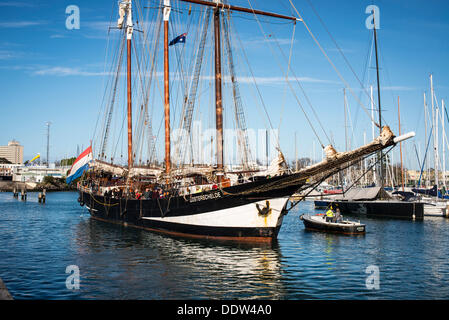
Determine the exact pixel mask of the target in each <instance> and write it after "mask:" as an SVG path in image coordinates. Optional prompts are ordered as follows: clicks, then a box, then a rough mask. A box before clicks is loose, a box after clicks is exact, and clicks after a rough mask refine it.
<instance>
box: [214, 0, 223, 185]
mask: <svg viewBox="0 0 449 320" xmlns="http://www.w3.org/2000/svg"><path fill="white" fill-rule="evenodd" d="M216 3H217V4H219V3H221V1H220V0H216ZM220 33H221V31H220V9H219V8H218V7H217V8H216V9H215V10H214V39H215V125H216V132H217V169H218V171H223V100H222V84H221V39H220ZM219 177H221V176H219ZM219 182H221V181H219Z"/></svg>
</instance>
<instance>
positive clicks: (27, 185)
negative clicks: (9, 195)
mask: <svg viewBox="0 0 449 320" xmlns="http://www.w3.org/2000/svg"><path fill="white" fill-rule="evenodd" d="M14 189H16V192H18V193H19V194H20V192H21V191H22V189H24V190H26V192H42V191H43V190H44V189H45V191H46V192H56V191H76V188H75V187H70V186H68V185H66V184H59V183H58V184H41V183H35V182H17V181H0V192H13V191H14Z"/></svg>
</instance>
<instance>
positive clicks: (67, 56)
mask: <svg viewBox="0 0 449 320" xmlns="http://www.w3.org/2000/svg"><path fill="white" fill-rule="evenodd" d="M309 1H310V0H309ZM309 1H308V0H292V3H293V4H294V5H295V7H296V8H297V9H298V10H299V12H300V14H301V15H302V17H303V18H304V20H305V22H306V23H307V25H308V26H309V27H310V29H311V31H312V32H313V34H314V35H315V36H316V38H317V39H318V41H319V42H320V44H321V45H322V47H323V48H324V50H325V51H326V53H327V54H328V56H329V57H330V59H331V60H332V62H333V63H334V64H335V66H336V67H337V68H338V70H339V71H340V72H341V74H342V76H343V77H344V79H345V80H346V81H347V82H348V83H349V85H350V86H351V87H352V88H353V90H354V92H355V94H356V95H357V96H358V95H360V94H361V93H360V85H359V83H358V81H357V80H356V78H355V77H354V75H353V73H352V72H351V70H350V68H349V67H348V65H347V64H346V63H345V61H344V60H343V59H342V56H341V55H340V52H339V51H338V49H337V48H336V46H335V44H334V43H333V41H332V40H331V38H330V37H329V35H328V33H327V32H326V29H324V28H323V26H322V24H321V23H320V20H319V18H318V17H317V16H316V15H315V12H314V10H313V9H312V7H311V6H310V2H309ZM140 2H141V3H142V4H144V5H145V6H149V7H151V6H153V7H154V6H155V3H156V1H151V2H149V3H147V2H144V1H140ZM232 3H233V4H235V5H240V6H245V7H249V6H250V5H252V6H253V7H254V8H258V9H261V10H268V11H273V12H278V13H282V14H293V13H294V11H293V10H292V9H291V5H290V2H289V1H288V0H280V1H267V0H257V1H256V0H251V1H248V0H235V1H232ZM371 4H375V5H377V6H378V7H379V9H380V30H379V32H378V35H379V44H380V53H381V54H380V55H381V59H380V64H381V72H380V73H381V80H380V81H381V92H382V108H383V117H384V121H386V123H387V124H388V125H390V127H391V128H392V129H393V131H394V132H395V133H397V132H398V120H397V97H398V96H399V97H400V101H401V125H402V132H406V131H412V130H413V131H416V133H417V136H416V137H415V138H414V139H413V140H411V141H409V142H407V143H406V145H405V150H406V151H405V152H406V164H407V165H408V166H409V167H415V168H416V167H417V162H416V155H415V151H414V145H416V147H417V149H418V150H420V151H421V154H420V157H421V158H422V156H423V153H424V148H425V146H424V141H426V139H425V137H424V120H423V119H424V113H423V92H427V94H428V96H430V94H429V91H430V88H429V74H430V73H433V77H434V84H435V93H436V96H437V98H438V100H439V101H438V103H439V104H441V99H445V100H446V99H447V97H448V93H449V78H448V75H449V60H448V53H449V42H448V41H447V34H448V33H449V22H448V21H449V19H448V18H449V17H448V16H449V3H447V2H446V1H435V0H432V1H402V0H388V1H387V0H382V1H363V0H358V1H357V0H348V1H338V2H337V1H325V0H317V1H313V5H314V8H315V10H316V11H317V12H318V14H319V16H320V17H321V19H322V21H324V23H325V26H326V28H327V30H329V31H330V33H331V35H332V37H333V38H334V39H335V40H336V42H337V43H338V46H339V47H340V48H341V49H342V52H343V53H344V55H345V57H346V58H347V59H348V61H349V62H350V65H351V67H352V68H353V70H354V71H355V73H356V74H357V76H358V77H359V78H360V79H365V81H364V84H365V85H366V84H367V83H368V79H369V80H370V81H369V83H371V84H373V85H375V71H374V69H373V68H372V67H374V66H375V64H374V60H372V61H371V64H370V67H368V68H365V65H366V61H367V55H368V54H369V49H370V44H371V39H372V31H370V30H368V29H367V28H366V26H365V20H366V18H367V17H368V14H366V13H365V9H366V7H367V6H368V5H371ZM69 5H76V6H78V7H79V9H80V29H79V30H76V29H74V30H68V29H67V28H66V18H67V16H68V15H67V14H66V13H65V11H66V7H67V6H69ZM116 6H117V1H106V0H101V1H81V0H78V1H76V0H75V1H20V0H19V1H3V0H0V10H1V11H0V12H1V17H2V19H1V20H0V39H1V40H0V69H1V73H0V87H1V93H2V94H1V96H2V99H1V100H0V111H1V113H0V114H1V125H0V128H1V129H0V145H5V144H6V143H7V142H8V141H9V140H11V139H16V140H18V141H20V143H21V144H22V145H24V148H25V150H24V153H25V159H29V158H32V157H33V156H34V155H36V154H37V153H41V154H43V155H44V154H45V152H46V151H45V150H46V136H45V135H46V127H45V123H46V122H47V121H51V122H52V125H51V141H50V144H51V146H50V160H51V161H54V160H56V159H60V158H64V157H70V156H75V153H76V150H77V146H78V145H79V146H80V147H81V146H84V147H86V146H87V145H88V144H89V141H90V139H92V135H93V132H94V128H95V124H96V121H97V118H98V114H99V111H100V107H101V102H102V97H103V94H104V85H105V81H106V80H105V79H106V77H105V74H104V70H105V52H107V50H106V47H107V45H108V38H107V33H108V24H109V22H110V21H111V16H112V21H113V22H114V21H115V19H116V18H117V17H118V14H117V13H116V11H113V10H115V8H116ZM148 10H152V9H151V8H150V9H148ZM172 14H175V13H172ZM184 16H185V14H184ZM234 21H235V25H234V26H235V28H236V29H237V30H238V31H239V38H241V39H242V41H243V42H242V43H244V46H245V54H247V55H248V57H250V59H251V69H252V71H253V72H254V75H255V77H256V79H257V81H258V84H259V89H260V91H261V92H262V95H263V97H264V104H265V106H266V107H267V110H268V113H269V114H270V120H271V122H272V124H273V126H274V127H275V128H279V129H280V145H281V148H282V150H283V151H284V153H285V154H286V156H287V157H288V158H292V157H293V155H294V139H293V137H294V134H295V132H296V134H297V137H298V142H297V144H298V150H299V156H300V157H310V156H312V155H313V146H314V144H315V154H316V156H315V157H316V158H319V157H320V156H321V152H320V151H319V146H318V140H317V138H316V137H315V136H314V134H313V132H312V130H311V129H310V126H309V125H308V123H307V121H306V119H305V117H304V115H303V113H302V112H301V110H300V108H299V106H298V105H297V103H296V102H295V99H294V98H293V96H292V95H291V94H290V93H289V89H288V87H287V86H286V85H285V84H283V83H281V81H279V79H282V77H283V76H284V75H285V71H286V69H285V68H284V69H282V68H283V67H281V68H280V67H279V63H278V62H277V61H280V60H276V59H272V58H270V54H271V51H270V50H271V49H270V50H269V49H268V45H267V44H266V43H265V42H264V41H263V40H264V38H263V35H262V34H261V33H260V27H259V25H258V24H257V22H255V21H251V17H249V19H248V18H247V17H245V16H243V15H242V14H240V15H237V16H236V17H235V19H234ZM271 22H273V23H266V24H265V23H262V26H263V28H262V29H263V30H264V32H265V34H266V35H268V34H271V35H272V37H271V36H270V39H274V38H276V39H277V40H278V43H279V46H280V47H281V49H282V50H283V51H284V54H285V55H287V56H288V54H289V50H290V39H291V37H292V30H293V26H292V25H291V24H284V23H279V22H278V21H277V20H271ZM181 29H182V27H180V28H178V29H176V30H179V32H180V33H182V32H183V30H181ZM111 32H112V31H111ZM176 35H178V34H173V35H172V36H173V37H175V36H176ZM191 37H192V36H191V35H190V38H191ZM187 42H189V35H188V36H187ZM237 43H238V42H237ZM234 44H235V43H234ZM271 45H272V46H273V47H274V48H276V46H277V45H276V44H275V42H274V41H273V42H272V43H271ZM292 50H293V51H292V70H293V71H294V73H295V74H296V76H297V77H299V78H300V80H301V84H302V86H303V87H304V89H305V91H306V93H307V97H308V98H309V100H310V101H311V102H312V105H313V107H314V109H315V111H316V113H317V114H318V116H319V118H320V122H321V123H322V125H323V126H324V128H325V130H326V132H327V135H328V137H329V138H330V139H331V140H333V141H334V143H335V146H336V148H337V150H343V149H344V146H345V137H344V116H343V87H344V85H343V83H342V82H341V81H340V79H339V77H338V75H337V73H336V72H335V71H334V70H333V68H332V67H331V66H330V64H329V62H328V61H327V60H326V58H325V57H324V56H323V54H322V53H321V51H320V49H319V48H318V47H317V45H316V44H315V42H314V41H313V39H312V38H311V37H310V34H309V33H308V32H307V30H306V28H305V27H304V25H303V24H302V23H301V22H298V23H297V25H296V27H295V37H294V42H293V49H292ZM237 51H238V50H237ZM238 57H240V60H238V64H237V65H238V66H240V65H241V64H242V63H243V58H242V57H243V56H242V55H241V53H240V54H239V53H237V54H236V59H238ZM372 58H373V57H372ZM277 59H282V58H281V56H280V55H278V58H277ZM173 68H174V69H175V67H173ZM237 69H238V71H242V75H240V76H241V80H242V81H241V82H242V84H241V91H242V95H244V94H245V93H246V92H248V93H249V94H248V96H254V95H256V94H257V93H255V91H254V89H250V88H247V87H246V83H245V79H248V78H249V76H250V74H249V72H248V69H247V68H244V67H241V68H240V67H238V68H237ZM364 74H365V77H364ZM245 77H246V78H245ZM292 86H293V87H295V88H298V87H297V84H296V82H294V81H293V82H292ZM286 92H287V93H286ZM298 92H300V91H298ZM375 94H376V91H375ZM298 97H299V99H300V101H301V103H302V104H303V105H304V106H307V103H306V101H305V98H304V96H302V95H301V94H300V93H298ZM245 99H246V98H244V100H243V101H244V102H245V104H246V109H245V111H246V119H247V126H248V127H249V128H253V129H258V128H265V127H266V124H264V122H265V123H266V119H265V120H264V119H263V118H264V115H263V112H262V110H261V109H260V108H259V107H255V106H254V105H253V100H251V98H247V99H246V100H245ZM361 101H362V102H363V104H365V105H366V107H369V106H368V103H367V98H366V96H364V95H363V94H362V95H361ZM348 104H349V110H350V111H349V113H350V115H351V122H350V123H352V128H350V129H349V130H350V131H351V130H353V138H352V139H353V146H358V145H360V144H362V143H363V134H364V133H366V136H367V138H368V139H370V138H371V124H370V121H369V118H368V116H367V115H366V113H365V111H363V110H362V108H361V107H360V106H359V105H358V104H357V102H356V100H355V99H354V98H353V97H352V96H351V95H350V94H349V93H348ZM429 105H430V103H429ZM205 112H207V111H205ZM309 112H310V109H309ZM156 113H157V112H156ZM309 115H310V113H309ZM204 117H205V116H204ZM311 119H312V122H313V125H314V126H315V128H316V130H317V132H318V133H319V134H320V139H322V141H323V143H325V144H327V143H328V141H327V138H326V136H325V135H323V134H321V132H322V131H321V129H320V128H319V125H318V121H317V120H316V119H314V117H313V116H311ZM446 126H447V127H448V126H449V124H448V123H447V121H446ZM440 137H441V133H440ZM398 149H399V148H398ZM398 159H399V156H398V155H397V153H396V154H395V162H396V160H398Z"/></svg>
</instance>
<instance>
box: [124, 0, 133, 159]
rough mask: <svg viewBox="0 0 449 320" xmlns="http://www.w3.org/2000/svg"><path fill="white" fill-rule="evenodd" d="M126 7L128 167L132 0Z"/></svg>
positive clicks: (130, 157) (130, 143) (130, 128)
mask: <svg viewBox="0 0 449 320" xmlns="http://www.w3.org/2000/svg"><path fill="white" fill-rule="evenodd" d="M123 4H124V8H126V9H125V10H126V15H127V18H126V49H127V50H126V51H127V54H126V60H127V69H126V75H127V91H128V97H127V98H128V110H127V113H128V114H127V116H128V168H131V167H132V166H133V131H132V126H133V120H132V91H131V89H132V88H131V39H132V35H133V21H132V11H131V0H129V1H127V2H124V3H123Z"/></svg>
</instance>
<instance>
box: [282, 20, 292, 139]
mask: <svg viewBox="0 0 449 320" xmlns="http://www.w3.org/2000/svg"><path fill="white" fill-rule="evenodd" d="M295 31H296V23H295V24H293V32H292V39H291V44H290V53H289V55H288V65H287V75H286V78H287V79H288V73H289V71H290V66H291V59H292V53H293V43H294V41H295ZM286 95H287V88H285V90H284V95H283V98H282V100H283V103H282V108H281V114H280V119H279V126H278V131H279V130H280V129H281V123H282V116H283V114H284V109H285V96H286Z"/></svg>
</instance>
